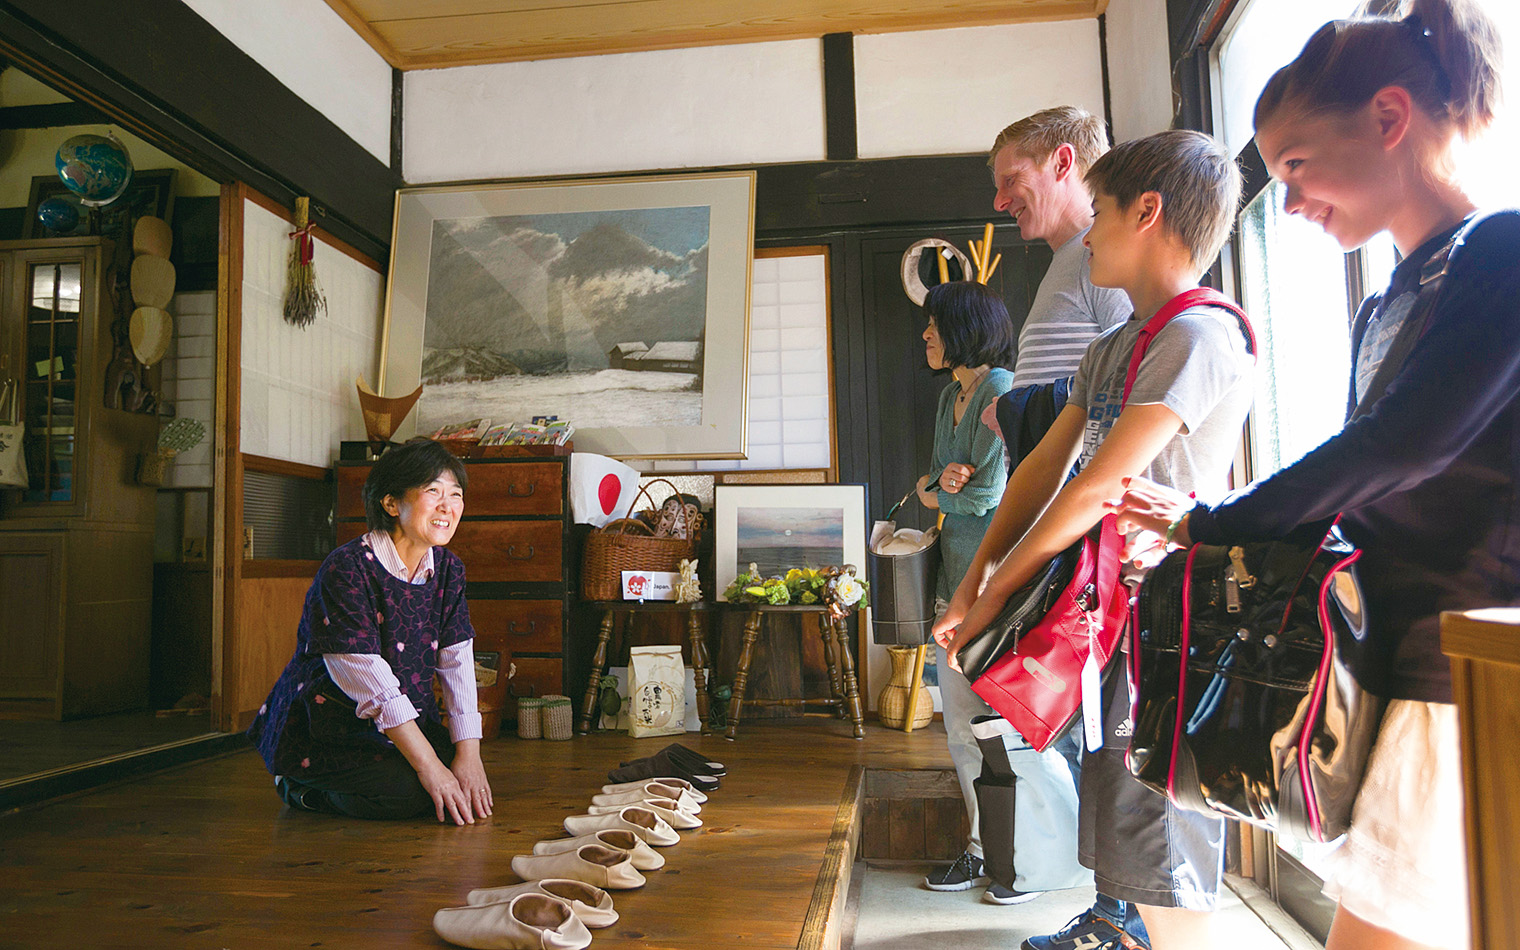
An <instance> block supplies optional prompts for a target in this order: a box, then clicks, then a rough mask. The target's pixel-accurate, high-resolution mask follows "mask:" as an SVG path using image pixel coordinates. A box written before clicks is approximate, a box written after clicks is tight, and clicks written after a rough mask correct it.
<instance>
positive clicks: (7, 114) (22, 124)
mask: <svg viewBox="0 0 1520 950" xmlns="http://www.w3.org/2000/svg"><path fill="white" fill-rule="evenodd" d="M110 121H111V117H110V116H108V115H106V114H105V113H104V112H101V111H100V110H99V109H97V108H95V107H94V106H91V105H86V104H84V103H82V102H54V103H49V104H48V105H42V106H8V107H6V108H3V109H0V129H7V130H8V129H56V128H58V127H60V126H66V125H107V124H109V123H110Z"/></svg>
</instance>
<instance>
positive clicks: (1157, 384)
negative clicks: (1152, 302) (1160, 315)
mask: <svg viewBox="0 0 1520 950" xmlns="http://www.w3.org/2000/svg"><path fill="white" fill-rule="evenodd" d="M1145 323H1146V321H1144V320H1140V319H1131V320H1129V321H1127V322H1126V323H1124V324H1122V325H1120V326H1117V327H1114V328H1113V329H1112V330H1109V331H1107V332H1105V333H1103V334H1102V335H1101V336H1099V337H1098V338H1097V339H1096V340H1094V341H1093V343H1092V345H1091V346H1089V347H1088V348H1087V355H1086V356H1084V357H1083V358H1082V365H1081V366H1080V367H1078V369H1077V378H1076V381H1075V382H1074V383H1073V384H1072V390H1071V404H1072V405H1076V406H1081V407H1083V408H1084V409H1085V410H1086V411H1087V427H1086V429H1085V431H1084V432H1083V436H1082V464H1083V465H1084V466H1085V465H1086V464H1087V463H1088V462H1090V461H1091V460H1092V457H1093V455H1094V454H1096V453H1097V451H1098V446H1099V445H1101V444H1102V442H1103V439H1104V438H1106V437H1107V435H1108V430H1109V429H1110V428H1111V427H1112V426H1113V424H1114V422H1115V421H1116V420H1117V419H1118V418H1119V410H1120V406H1121V403H1122V401H1123V397H1124V377H1125V374H1126V373H1127V372H1128V370H1129V360H1130V355H1131V354H1132V353H1133V352H1134V350H1135V343H1136V341H1137V340H1138V339H1139V337H1140V330H1141V329H1142V328H1143V327H1144V326H1145ZM1254 366H1255V360H1254V358H1253V357H1252V356H1251V354H1250V352H1249V351H1248V350H1247V349H1246V339H1245V334H1244V333H1242V332H1241V327H1240V321H1239V320H1238V319H1236V317H1235V315H1234V314H1232V313H1230V312H1229V311H1227V310H1221V309H1220V308H1218V307H1207V306H1205V307H1191V308H1189V309H1187V310H1184V311H1183V312H1182V313H1180V314H1178V315H1177V316H1176V317H1174V318H1173V319H1172V320H1171V322H1169V323H1168V324H1167V325H1166V326H1164V327H1162V328H1161V332H1160V333H1157V334H1156V337H1155V339H1153V340H1152V341H1151V345H1150V348H1149V349H1148V350H1146V351H1145V359H1143V360H1141V362H1140V371H1139V373H1138V374H1137V375H1136V377H1135V387H1134V389H1133V390H1132V391H1131V392H1130V396H1129V403H1128V404H1129V405H1131V406H1143V405H1154V404H1160V405H1163V406H1166V407H1167V408H1168V409H1170V410H1172V411H1173V412H1175V413H1176V414H1177V416H1178V418H1180V419H1181V420H1182V425H1183V428H1182V431H1181V432H1179V433H1177V435H1176V436H1175V437H1174V438H1173V439H1172V440H1171V441H1170V442H1168V443H1167V444H1166V446H1165V447H1164V448H1162V450H1161V452H1160V454H1158V455H1157V456H1156V458H1155V460H1154V461H1152V462H1151V464H1150V467H1149V468H1147V469H1146V470H1145V472H1144V475H1145V477H1146V478H1149V479H1151V480H1152V481H1155V482H1159V483H1161V484H1162V485H1169V486H1171V487H1172V488H1175V489H1177V490H1179V491H1185V492H1196V493H1197V494H1198V497H1199V498H1202V499H1204V500H1205V501H1209V500H1215V499H1218V498H1221V497H1223V495H1224V494H1225V492H1226V491H1227V490H1228V488H1229V485H1228V481H1227V478H1228V475H1229V471H1230V463H1231V461H1232V460H1233V459H1234V457H1235V446H1236V445H1237V444H1238V443H1239V441H1240V428H1241V426H1242V425H1243V424H1244V423H1245V419H1246V413H1247V412H1249V411H1250V409H1251V398H1252V395H1253V390H1254V387H1253V385H1252V370H1253V368H1254Z"/></svg>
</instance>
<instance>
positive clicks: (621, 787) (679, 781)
mask: <svg viewBox="0 0 1520 950" xmlns="http://www.w3.org/2000/svg"><path fill="white" fill-rule="evenodd" d="M650 782H655V783H657V784H659V785H668V786H670V787H671V788H681V789H685V790H686V793H687V794H689V795H690V796H691V797H692V798H695V799H696V800H697V804H702V803H703V802H705V801H707V793H706V792H704V791H702V790H701V789H699V788H697V787H696V786H695V785H693V784H691V783H690V782H688V781H686V779H684V778H676V777H675V776H664V777H661V778H646V779H643V780H641V781H638V782H617V783H615V784H612V785H603V786H602V793H603V794H606V795H616V794H617V793H618V792H628V791H632V790H633V789H636V788H643V787H644V786H645V785H648V784H649V783H650Z"/></svg>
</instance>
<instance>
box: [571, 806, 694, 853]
mask: <svg viewBox="0 0 1520 950" xmlns="http://www.w3.org/2000/svg"><path fill="white" fill-rule="evenodd" d="M565 831H566V832H567V833H569V834H571V835H589V834H591V833H592V832H594V831H631V832H633V833H634V834H636V835H638V836H639V837H640V838H643V839H644V840H645V841H647V842H649V843H650V844H652V845H654V846H655V847H656V848H667V847H669V846H670V845H673V844H680V843H681V836H680V835H679V834H677V833H676V830H675V829H674V828H672V827H670V822H668V821H666V820H665V819H664V818H661V817H660V816H659V815H657V814H655V813H654V812H653V811H651V810H650V809H648V808H645V807H644V806H642V805H624V806H623V809H622V810H621V811H619V812H617V813H615V814H610V815H571V816H570V817H568V818H566V819H565Z"/></svg>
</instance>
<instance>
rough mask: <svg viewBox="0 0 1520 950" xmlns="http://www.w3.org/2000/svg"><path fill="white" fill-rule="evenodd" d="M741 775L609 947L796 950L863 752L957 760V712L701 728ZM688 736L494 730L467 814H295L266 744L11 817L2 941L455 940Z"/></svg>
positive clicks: (325, 943)
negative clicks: (465, 919)
mask: <svg viewBox="0 0 1520 950" xmlns="http://www.w3.org/2000/svg"><path fill="white" fill-rule="evenodd" d="M677 738H679V739H680V741H682V742H683V743H684V744H686V745H688V746H690V747H692V748H695V749H699V750H701V751H703V752H705V753H707V754H709V755H710V756H711V757H712V758H715V759H719V760H721V761H723V762H724V763H725V764H726V765H727V767H728V776H727V777H726V778H725V779H724V780H723V787H722V788H721V789H719V790H718V791H716V792H714V793H713V794H712V796H711V800H710V801H709V803H708V804H707V805H706V806H704V810H703V812H702V818H703V820H704V822H705V824H704V826H703V827H702V828H700V829H697V830H694V831H690V832H684V833H683V835H682V841H681V843H680V844H678V845H675V846H673V847H670V848H666V849H664V850H663V853H664V854H665V856H666V858H667V861H668V863H667V865H666V867H665V868H664V869H663V870H660V871H652V872H649V883H648V885H647V886H646V887H644V888H643V889H641V890H637V891H620V892H615V893H614V900H615V902H616V906H617V910H618V912H619V913H620V914H621V916H622V919H621V920H620V921H619V922H618V923H617V924H616V925H614V926H613V927H611V928H608V929H605V930H598V931H595V932H594V934H595V942H594V943H593V946H594V947H602V948H612V947H632V946H634V945H635V944H637V945H638V946H640V947H643V948H662V947H670V948H704V950H706V948H714V947H757V948H783V947H784V948H792V947H796V946H797V942H798V938H799V936H800V935H801V932H802V927H803V920H804V917H805V915H806V913H807V910H808V906H809V902H810V900H811V899H812V896H813V889H814V884H815V882H816V880H817V877H818V871H819V866H820V864H821V863H822V862H823V858H824V850H825V846H826V844H827V842H828V839H829V835H830V831H831V829H832V825H833V822H834V818H835V814H836V812H837V811H838V808H839V803H840V798H841V795H842V793H843V792H844V789H845V784H846V779H847V777H848V776H849V773H850V770H851V768H852V767H853V766H855V765H857V764H859V765H864V766H866V767H868V768H891V769H904V768H906V769H912V768H948V767H949V754H948V753H947V751H946V749H945V736H944V730H943V727H942V726H941V725H939V724H938V723H936V724H934V725H932V726H930V727H929V728H927V729H923V730H920V731H917V732H914V733H912V734H911V735H905V734H903V733H901V732H893V731H889V730H886V729H883V728H881V727H880V726H877V725H876V724H874V723H870V724H868V725H867V730H866V738H865V740H864V741H856V740H854V739H851V738H850V732H849V726H848V724H847V723H844V722H842V721H840V720H837V719H826V718H808V719H804V720H800V721H792V722H786V723H763V722H754V723H745V725H744V726H743V728H742V730H741V732H740V734H739V738H738V741H736V742H726V741H724V740H723V739H721V738H718V737H698V736H697V735H695V734H687V735H686V736H685V737H677ZM669 741H670V740H669V739H638V740H635V739H630V738H628V737H627V736H625V735H621V734H610V735H609V734H598V735H592V736H588V737H578V738H576V739H574V740H572V741H569V742H548V741H543V740H532V741H524V740H519V739H516V738H502V739H498V740H494V741H491V742H488V743H486V744H485V745H484V747H483V751H484V758H485V761H486V766H487V770H488V772H489V774H490V776H491V780H492V784H493V788H494V791H495V797H496V814H495V815H494V816H493V817H492V818H490V819H487V820H484V821H481V822H478V823H476V824H475V825H472V826H465V827H462V828H457V827H453V826H443V825H439V824H438V823H436V822H434V821H431V820H428V821H412V822H396V823H376V822H362V821H352V820H347V819H341V818H335V817H332V816H326V815H314V814H309V813H300V812H292V811H290V810H289V809H287V808H285V807H284V806H283V805H281V803H280V802H279V799H278V798H277V797H276V796H275V794H274V789H273V786H272V784H271V780H270V778H269V776H268V774H267V773H266V772H265V771H264V767H263V764H262V762H261V761H260V760H259V758H258V757H257V755H256V754H254V753H253V752H252V751H246V752H239V753H236V754H233V755H228V756H224V757H222V758H220V759H215V760H211V761H207V762H202V763H198V764H195V765H191V766H186V767H183V768H179V769H175V770H172V771H168V772H164V773H160V774H156V775H152V776H149V777H147V778H143V779H139V780H135V781H132V782H128V783H124V784H121V785H118V786H115V787H111V788H106V789H101V790H98V791H94V792H90V793H84V794H80V795H76V796H73V797H70V798H67V799H63V800H60V801H56V802H53V803H51V804H48V805H44V806H40V807H34V808H29V809H26V810H23V811H20V812H16V813H13V814H10V815H7V816H3V817H0V876H3V880H4V882H5V883H4V885H0V947H4V948H12V947H14V948H34V947H37V948H42V947H90V948H124V950H125V948H139V947H141V948H170V947H194V948H201V947H205V948H213V950H215V948H256V947H322V948H349V947H352V948H360V947H364V948H382V947H383V948H389V947H444V946H448V944H446V943H445V942H444V941H442V940H440V939H439V938H438V937H437V936H435V935H434V934H433V932H432V929H431V920H432V915H433V912H434V911H435V910H437V909H438V908H440V907H446V906H454V905H458V904H462V903H464V897H465V894H466V893H467V892H468V891H469V890H470V889H471V888H475V887H482V886H494V885H501V884H508V883H512V882H514V881H515V880H516V877H515V876H514V875H513V874H512V871H511V869H510V863H511V859H512V856H513V855H515V854H520V853H527V852H530V851H531V850H532V846H533V843H534V842H536V841H539V840H541V839H544V838H553V837H558V836H560V835H561V834H562V831H561V829H560V822H561V821H562V820H563V818H564V817H565V816H566V815H569V814H574V813H578V812H581V811H583V810H584V807H585V805H586V804H587V803H588V802H589V800H590V796H591V795H592V794H594V793H596V792H597V791H598V790H599V787H600V785H601V784H602V783H603V782H604V781H605V773H606V771H607V769H608V768H610V767H614V766H616V765H617V764H618V762H619V761H620V760H623V759H628V758H632V757H637V756H641V755H648V754H651V753H653V752H655V751H657V750H659V749H660V748H662V747H663V746H664V745H665V744H666V743H667V742H669Z"/></svg>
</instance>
